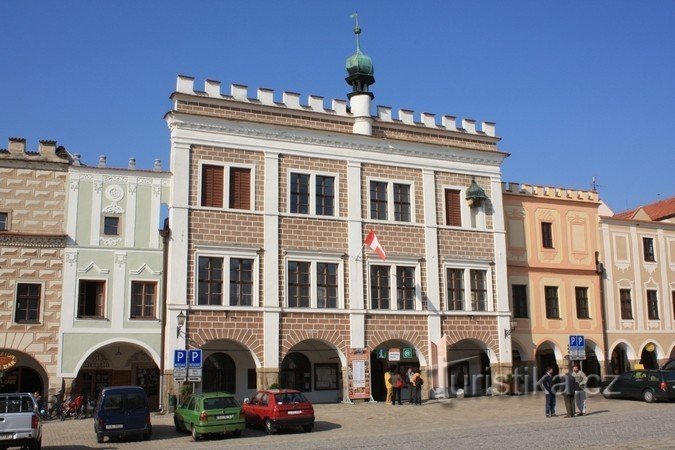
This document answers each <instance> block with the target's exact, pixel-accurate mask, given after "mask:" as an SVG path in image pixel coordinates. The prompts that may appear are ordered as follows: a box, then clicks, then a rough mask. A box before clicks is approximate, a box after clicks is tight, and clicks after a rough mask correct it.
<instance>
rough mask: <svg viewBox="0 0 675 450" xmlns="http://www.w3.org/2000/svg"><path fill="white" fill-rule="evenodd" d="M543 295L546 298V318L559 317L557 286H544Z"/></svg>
mask: <svg viewBox="0 0 675 450" xmlns="http://www.w3.org/2000/svg"><path fill="white" fill-rule="evenodd" d="M544 296H545V298H546V318H547V319H560V309H559V308H558V288H557V287H556V286H545V287H544Z"/></svg>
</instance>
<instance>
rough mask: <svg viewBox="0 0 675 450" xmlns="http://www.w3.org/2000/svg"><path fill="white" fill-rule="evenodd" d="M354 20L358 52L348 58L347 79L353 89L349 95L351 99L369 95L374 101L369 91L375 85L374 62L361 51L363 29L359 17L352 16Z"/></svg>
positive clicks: (355, 14)
mask: <svg viewBox="0 0 675 450" xmlns="http://www.w3.org/2000/svg"><path fill="white" fill-rule="evenodd" d="M349 17H351V18H352V19H354V22H355V25H354V34H355V35H356V52H355V53H354V54H353V55H352V56H350V57H349V58H347V63H346V68H347V73H348V74H349V76H347V78H345V80H346V81H347V83H348V84H349V85H350V86H351V87H352V92H351V93H350V94H349V95H348V96H349V98H351V97H352V96H354V95H358V94H367V95H369V96H370V98H371V99H372V98H373V97H374V96H373V94H372V93H371V92H369V91H368V88H369V87H370V85H371V84H374V83H375V77H374V76H373V75H374V74H375V70H374V68H373V61H372V60H371V59H370V57H369V56H368V55H366V54H365V53H363V52H362V51H361V27H359V15H358V14H357V13H354V14H352V15H351V16H349Z"/></svg>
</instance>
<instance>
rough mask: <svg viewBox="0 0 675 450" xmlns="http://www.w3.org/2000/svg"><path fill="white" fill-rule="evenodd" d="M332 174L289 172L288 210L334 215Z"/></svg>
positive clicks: (296, 212)
mask: <svg viewBox="0 0 675 450" xmlns="http://www.w3.org/2000/svg"><path fill="white" fill-rule="evenodd" d="M335 179H336V177H335V176H334V175H328V174H318V173H301V172H291V173H290V176H289V187H288V211H289V212H290V213H292V214H311V215H318V216H335V215H336V205H335V203H336V195H335V194H336V192H335Z"/></svg>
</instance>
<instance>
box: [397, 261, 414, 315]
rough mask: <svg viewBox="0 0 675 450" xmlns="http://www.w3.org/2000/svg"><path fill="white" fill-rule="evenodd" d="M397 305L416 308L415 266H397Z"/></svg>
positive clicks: (398, 306)
mask: <svg viewBox="0 0 675 450" xmlns="http://www.w3.org/2000/svg"><path fill="white" fill-rule="evenodd" d="M396 306H397V308H398V309H399V310H401V309H415V268H414V267H403V266H397V267H396Z"/></svg>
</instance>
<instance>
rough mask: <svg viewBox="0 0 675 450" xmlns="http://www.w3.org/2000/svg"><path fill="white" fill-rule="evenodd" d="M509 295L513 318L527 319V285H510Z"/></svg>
mask: <svg viewBox="0 0 675 450" xmlns="http://www.w3.org/2000/svg"><path fill="white" fill-rule="evenodd" d="M511 294H512V296H513V317H515V318H519V319H527V318H528V315H527V285H525V284H514V285H512V286H511Z"/></svg>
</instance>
